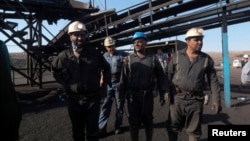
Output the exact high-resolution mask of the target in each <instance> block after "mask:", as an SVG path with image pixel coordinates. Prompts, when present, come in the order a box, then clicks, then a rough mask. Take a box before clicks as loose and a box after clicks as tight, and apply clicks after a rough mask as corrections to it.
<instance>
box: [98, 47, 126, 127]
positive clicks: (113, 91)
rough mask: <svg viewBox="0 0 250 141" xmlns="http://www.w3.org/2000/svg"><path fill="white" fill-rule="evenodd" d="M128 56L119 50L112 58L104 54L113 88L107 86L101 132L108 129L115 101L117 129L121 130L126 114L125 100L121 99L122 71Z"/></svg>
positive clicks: (102, 111)
mask: <svg viewBox="0 0 250 141" xmlns="http://www.w3.org/2000/svg"><path fill="white" fill-rule="evenodd" d="M127 55H128V53H126V52H123V51H119V50H115V52H114V53H113V55H112V56H110V55H109V53H108V52H106V53H104V54H103V56H104V58H105V59H106V60H107V62H108V63H109V65H110V67H111V74H112V75H111V83H112V87H109V86H107V96H106V97H105V99H104V102H103V105H102V107H101V113H100V118H99V129H100V130H105V128H106V127H107V123H108V119H109V116H110V113H111V108H112V104H113V101H115V105H116V112H115V116H116V119H115V129H116V130H117V129H119V128H120V126H121V124H122V121H123V113H124V112H123V106H124V99H120V97H119V89H120V75H121V71H122V65H123V58H124V57H125V56H127Z"/></svg>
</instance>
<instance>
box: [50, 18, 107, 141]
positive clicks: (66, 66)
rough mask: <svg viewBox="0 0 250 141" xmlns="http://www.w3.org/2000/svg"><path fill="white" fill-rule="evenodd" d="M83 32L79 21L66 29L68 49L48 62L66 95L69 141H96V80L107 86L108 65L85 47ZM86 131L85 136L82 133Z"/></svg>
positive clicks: (99, 55) (97, 135)
mask: <svg viewBox="0 0 250 141" xmlns="http://www.w3.org/2000/svg"><path fill="white" fill-rule="evenodd" d="M86 33H87V29H86V27H85V25H84V24H83V23H81V22H80V21H75V22H72V23H71V24H70V25H69V26H68V34H69V38H70V41H71V48H70V49H67V50H64V51H62V52H61V53H59V55H58V56H57V57H56V58H55V59H54V60H53V62H52V70H53V72H54V74H55V78H56V80H57V81H58V82H59V83H61V84H62V85H63V86H64V90H65V91H66V93H67V95H68V112H69V117H70V120H71V123H72V131H73V139H74V140H75V141H80V140H82V141H84V140H85V135H86V139H87V140H88V141H98V140H99V128H98V119H99V114H100V99H101V95H100V90H101V85H100V80H101V73H102V74H103V81H104V82H105V83H107V84H109V85H111V82H110V78H111V73H110V66H109V64H108V62H107V61H106V60H105V58H104V57H103V56H102V54H101V53H100V52H98V51H96V50H95V49H93V48H91V47H88V46H86V37H85V36H86ZM85 131H86V133H85Z"/></svg>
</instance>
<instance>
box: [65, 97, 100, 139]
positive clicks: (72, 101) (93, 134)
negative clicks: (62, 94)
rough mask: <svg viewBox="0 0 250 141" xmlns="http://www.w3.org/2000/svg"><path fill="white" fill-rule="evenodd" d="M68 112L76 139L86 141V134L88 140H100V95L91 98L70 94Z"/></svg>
mask: <svg viewBox="0 0 250 141" xmlns="http://www.w3.org/2000/svg"><path fill="white" fill-rule="evenodd" d="M68 112H69V117H70V120H71V123H72V131H73V139H74V141H85V136H86V139H87V140H88V141H99V128H98V119H99V114H100V97H99V96H95V97H91V98H84V97H80V98H78V97H71V96H69V103H68ZM85 129H86V130H85ZM85 131H86V133H85Z"/></svg>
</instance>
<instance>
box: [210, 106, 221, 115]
mask: <svg viewBox="0 0 250 141" xmlns="http://www.w3.org/2000/svg"><path fill="white" fill-rule="evenodd" d="M211 109H212V110H215V114H218V113H220V112H221V111H222V107H221V104H220V103H213V104H212V108H211Z"/></svg>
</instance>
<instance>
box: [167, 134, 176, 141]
mask: <svg viewBox="0 0 250 141" xmlns="http://www.w3.org/2000/svg"><path fill="white" fill-rule="evenodd" d="M168 140H169V141H177V140H178V133H175V132H168Z"/></svg>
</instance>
